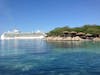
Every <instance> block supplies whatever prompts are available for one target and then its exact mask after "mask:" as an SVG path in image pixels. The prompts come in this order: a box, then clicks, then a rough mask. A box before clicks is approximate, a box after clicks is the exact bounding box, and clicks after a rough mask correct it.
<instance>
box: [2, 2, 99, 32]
mask: <svg viewBox="0 0 100 75" xmlns="http://www.w3.org/2000/svg"><path fill="white" fill-rule="evenodd" d="M84 24H98V25H100V0H0V33H2V32H5V31H8V30H12V29H14V28H17V29H20V30H22V31H25V32H26V31H32V30H33V31H35V30H37V29H40V30H41V31H44V32H48V31H49V30H51V29H54V28H55V27H62V26H69V27H77V26H82V25H84Z"/></svg>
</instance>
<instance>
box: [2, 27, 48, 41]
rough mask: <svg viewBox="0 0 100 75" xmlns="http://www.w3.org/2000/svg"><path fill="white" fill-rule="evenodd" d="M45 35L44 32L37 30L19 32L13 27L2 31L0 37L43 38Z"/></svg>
mask: <svg viewBox="0 0 100 75" xmlns="http://www.w3.org/2000/svg"><path fill="white" fill-rule="evenodd" d="M45 36H46V34H45V33H43V32H40V31H39V30H38V31H36V32H21V31H19V30H16V29H14V30H13V31H8V32H4V33H3V34H2V35H1V39H2V40H4V39H43V38H45Z"/></svg>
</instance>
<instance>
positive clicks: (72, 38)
mask: <svg viewBox="0 0 100 75" xmlns="http://www.w3.org/2000/svg"><path fill="white" fill-rule="evenodd" d="M45 39H46V40H47V41H100V37H95V38H93V39H82V38H80V37H79V36H76V37H53V36H51V37H46V38H45Z"/></svg>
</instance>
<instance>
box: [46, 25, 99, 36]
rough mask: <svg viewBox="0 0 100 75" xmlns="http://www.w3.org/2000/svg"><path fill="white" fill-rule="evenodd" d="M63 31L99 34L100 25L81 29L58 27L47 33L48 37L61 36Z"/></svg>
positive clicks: (85, 26)
mask: <svg viewBox="0 0 100 75" xmlns="http://www.w3.org/2000/svg"><path fill="white" fill-rule="evenodd" d="M64 31H69V32H70V31H75V32H83V33H90V34H100V25H84V26H82V27H75V28H69V27H67V26H65V27H58V28H55V29H53V30H51V31H50V32H48V33H47V35H48V36H61V35H62V33H63V32H64Z"/></svg>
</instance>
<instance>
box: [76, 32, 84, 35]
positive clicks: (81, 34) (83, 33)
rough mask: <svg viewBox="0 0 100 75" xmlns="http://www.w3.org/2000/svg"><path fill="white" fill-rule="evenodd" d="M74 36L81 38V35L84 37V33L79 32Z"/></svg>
mask: <svg viewBox="0 0 100 75" xmlns="http://www.w3.org/2000/svg"><path fill="white" fill-rule="evenodd" d="M76 35H79V36H83V35H85V33H83V32H79V33H77V34H76Z"/></svg>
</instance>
